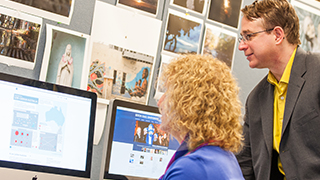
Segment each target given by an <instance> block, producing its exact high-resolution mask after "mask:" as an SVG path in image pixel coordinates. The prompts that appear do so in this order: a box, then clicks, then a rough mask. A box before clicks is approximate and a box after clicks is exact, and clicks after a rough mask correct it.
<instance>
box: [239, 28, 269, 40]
mask: <svg viewBox="0 0 320 180" xmlns="http://www.w3.org/2000/svg"><path fill="white" fill-rule="evenodd" d="M273 29H274V28H271V29H266V30H263V31H258V32H254V33H250V34H244V35H242V34H240V37H239V39H238V41H239V43H241V41H242V40H243V42H246V41H250V40H251V37H252V36H253V35H255V34H259V33H262V32H268V31H272V30H273Z"/></svg>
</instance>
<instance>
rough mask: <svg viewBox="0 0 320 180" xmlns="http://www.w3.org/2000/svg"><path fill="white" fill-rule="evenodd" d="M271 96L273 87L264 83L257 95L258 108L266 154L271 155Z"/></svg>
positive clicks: (272, 99)
mask: <svg viewBox="0 0 320 180" xmlns="http://www.w3.org/2000/svg"><path fill="white" fill-rule="evenodd" d="M273 94H274V87H273V86H272V85H271V84H270V83H268V82H267V80H266V81H265V85H264V88H263V90H262V91H261V93H260V94H259V105H260V106H259V107H260V114H261V121H262V122H261V123H262V132H263V136H264V139H265V142H266V144H267V148H268V152H269V153H270V154H269V155H270V157H271V153H272V146H273V145H272V142H273V141H272V137H273V133H272V132H273V101H274V98H273Z"/></svg>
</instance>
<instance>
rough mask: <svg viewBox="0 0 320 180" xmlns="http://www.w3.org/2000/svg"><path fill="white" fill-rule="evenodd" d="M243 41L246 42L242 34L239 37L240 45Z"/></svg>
mask: <svg viewBox="0 0 320 180" xmlns="http://www.w3.org/2000/svg"><path fill="white" fill-rule="evenodd" d="M242 40H243V42H244V41H245V40H244V39H243V36H242V35H241V34H240V37H239V39H238V41H239V43H241V41H242Z"/></svg>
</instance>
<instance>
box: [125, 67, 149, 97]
mask: <svg viewBox="0 0 320 180" xmlns="http://www.w3.org/2000/svg"><path fill="white" fill-rule="evenodd" d="M148 76H149V71H148V69H147V68H144V69H143V72H142V79H143V81H142V84H141V79H139V80H138V81H137V82H136V85H135V88H134V91H132V90H131V89H130V88H127V91H128V93H129V94H130V96H138V97H140V98H141V97H142V96H144V95H145V94H146V92H147V88H148V80H147V78H148Z"/></svg>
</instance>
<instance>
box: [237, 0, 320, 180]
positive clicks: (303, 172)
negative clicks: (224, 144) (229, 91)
mask: <svg viewBox="0 0 320 180" xmlns="http://www.w3.org/2000/svg"><path fill="white" fill-rule="evenodd" d="M241 11H242V13H243V15H244V16H243V18H242V21H241V34H240V38H239V43H240V44H239V50H240V51H243V52H244V54H245V56H246V57H247V60H248V61H249V66H250V67H251V68H268V69H269V74H268V75H267V76H266V77H265V78H263V79H262V80H261V81H260V82H259V83H258V84H257V85H256V87H255V88H254V89H253V90H252V92H251V93H250V94H249V96H248V98H247V102H246V114H245V118H244V120H245V122H244V125H243V126H244V127H243V128H244V129H243V130H244V138H245V139H244V148H243V150H242V151H241V152H240V153H239V154H237V159H238V162H239V164H240V166H241V169H242V172H243V175H244V177H245V179H257V180H268V179H272V180H277V179H282V180H283V179H284V177H285V178H286V179H287V180H291V179H296V180H298V179H299V180H306V179H320V141H319V137H320V117H319V113H320V112H319V111H320V73H319V69H320V55H318V54H311V53H306V52H305V51H304V50H303V49H302V48H300V47H299V46H298V45H299V44H300V37H299V19H298V16H297V14H296V12H295V10H294V9H293V7H292V6H291V4H290V3H289V2H288V1H287V0H262V1H255V2H254V3H253V4H251V5H248V6H245V7H244V8H243V9H242V10H241Z"/></svg>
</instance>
